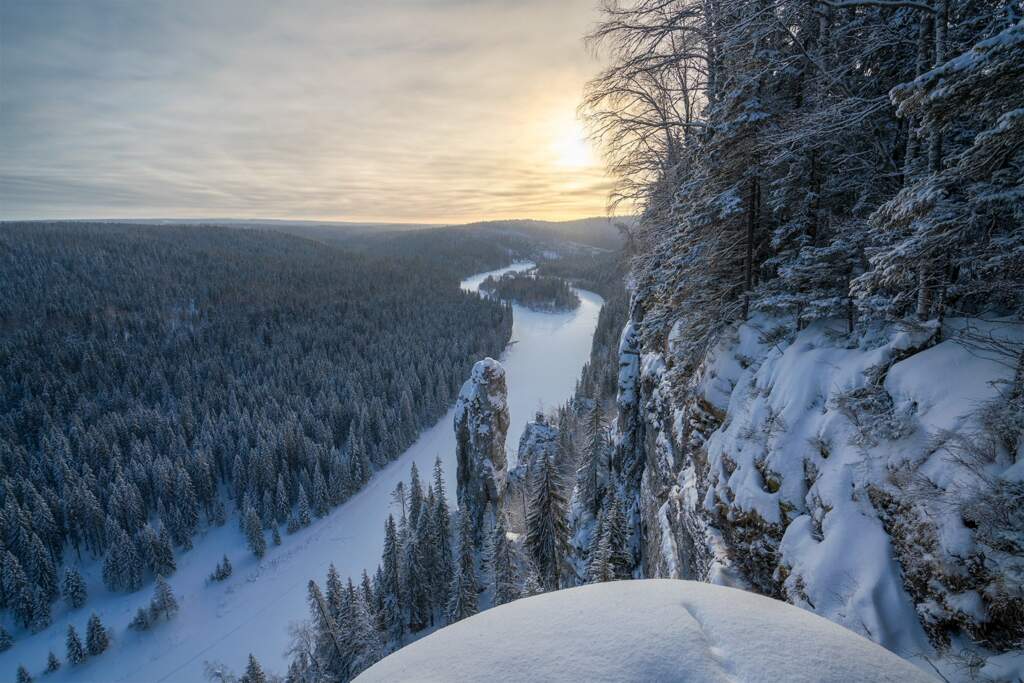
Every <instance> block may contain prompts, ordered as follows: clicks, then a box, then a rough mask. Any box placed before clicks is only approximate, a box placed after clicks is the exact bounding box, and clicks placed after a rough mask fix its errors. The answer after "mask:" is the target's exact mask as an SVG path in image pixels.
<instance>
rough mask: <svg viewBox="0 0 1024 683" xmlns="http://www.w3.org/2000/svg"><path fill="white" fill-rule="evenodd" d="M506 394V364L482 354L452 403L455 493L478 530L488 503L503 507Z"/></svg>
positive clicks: (460, 504) (506, 415)
mask: <svg viewBox="0 0 1024 683" xmlns="http://www.w3.org/2000/svg"><path fill="white" fill-rule="evenodd" d="M507 397H508V389H507V387H506V384H505V368H503V367H502V366H501V363H499V362H498V361H496V360H494V359H493V358H485V359H483V360H482V361H479V362H477V364H476V365H474V366H473V372H472V374H471V375H470V378H469V379H468V380H466V383H465V384H463V385H462V390H461V391H460V392H459V398H458V400H457V401H456V403H455V437H456V455H457V458H458V475H457V489H456V493H457V495H458V501H459V508H460V509H461V510H462V511H463V513H464V514H470V515H472V518H473V521H474V524H475V525H476V528H477V529H479V528H480V524H481V522H482V521H483V516H484V512H485V511H486V510H487V507H488V504H490V505H491V506H492V507H493V509H494V510H499V509H500V508H501V502H502V496H503V494H504V491H505V480H506V476H507V467H508V459H507V457H506V454H505V436H506V434H507V432H508V401H507Z"/></svg>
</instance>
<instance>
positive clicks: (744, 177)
mask: <svg viewBox="0 0 1024 683" xmlns="http://www.w3.org/2000/svg"><path fill="white" fill-rule="evenodd" d="M591 40H592V41H593V42H594V44H595V46H598V47H600V48H603V49H604V50H606V52H607V54H608V56H609V57H610V63H611V65H610V67H609V68H608V69H607V70H606V71H605V72H604V73H602V74H601V75H600V76H599V77H598V78H597V79H595V80H594V81H593V82H592V83H591V84H590V87H589V90H588V93H587V96H586V99H585V102H584V104H583V110H584V111H585V112H586V113H587V115H588V116H589V121H590V124H591V126H592V130H593V131H594V133H595V134H596V136H597V137H599V138H601V139H602V140H603V141H604V143H605V144H606V148H607V151H608V160H609V163H610V167H611V171H612V172H613V173H614V174H615V176H616V177H617V178H618V187H617V190H616V194H615V196H614V198H613V199H614V200H615V201H619V200H626V201H629V202H634V203H635V204H636V205H637V206H638V207H639V209H640V211H641V217H640V221H639V223H638V225H637V226H636V227H635V229H634V230H633V235H632V237H633V246H634V251H635V253H636V260H635V263H634V268H633V276H634V279H635V282H636V293H637V294H636V297H635V302H636V303H637V310H636V319H637V320H639V319H640V318H642V319H643V326H642V330H641V332H642V335H643V340H644V344H645V346H648V347H655V346H658V345H660V344H663V343H664V341H665V340H666V338H667V337H668V336H669V335H670V334H671V335H672V336H673V337H674V338H675V339H677V340H678V341H679V344H680V348H679V353H678V356H679V357H680V359H681V360H682V361H683V363H684V364H693V363H696V362H699V359H700V357H701V354H702V351H703V349H705V348H707V345H708V344H709V343H710V341H711V340H713V339H714V337H715V336H716V334H717V333H718V332H719V331H721V330H722V329H723V328H724V327H726V326H728V325H729V324H731V323H734V322H735V321H737V320H740V319H743V318H745V317H748V316H749V315H751V314H753V313H754V312H756V311H764V312H767V313H770V314H772V315H775V316H783V317H788V318H789V319H790V320H792V321H793V327H794V328H796V329H800V328H801V327H803V326H805V325H807V324H808V323H809V322H810V321H813V320H816V319H822V318H839V319H846V320H847V322H848V325H849V328H850V329H851V331H852V330H853V328H854V327H855V326H856V325H857V324H858V323H871V322H873V321H878V320H892V319H900V320H905V321H918V322H921V323H934V322H936V321H938V322H941V320H942V319H943V317H944V316H947V315H963V314H968V315H970V314H977V313H979V312H982V311H984V312H986V313H991V314H993V315H1006V314H1013V313H1018V314H1019V313H1020V311H1021V307H1022V302H1024V300H1022V297H1021V292H1022V291H1024V289H1022V287H1021V284H1022V282H1024V246H1022V244H1024V241H1022V239H1021V235H1022V234H1024V230H1022V220H1024V215H1022V210H1021V207H1022V206H1024V202H1022V201H1021V196H1020V184H1021V180H1022V177H1024V162H1022V158H1024V157H1022V155H1024V145H1022V144H1021V143H1022V140H1024V132H1022V131H1024V128H1022V127H1021V125H1020V121H1021V116H1020V111H1021V107H1022V106H1024V90H1022V89H1021V87H1020V83H1021V79H1022V77H1024V25H1022V23H1021V13H1020V7H1019V3H1016V2H1007V1H1005V0H965V1H963V2H955V3H954V2H949V1H948V0H921V1H915V2H911V1H909V0H907V1H903V0H891V1H890V0H886V1H885V2H878V1H874V0H843V1H842V2H833V1H831V0H810V1H808V0H794V1H770V0H720V1H716V2H706V1H704V0H670V1H668V2H665V1H663V0H631V1H628V2H627V1H618V0H613V1H611V2H608V3H606V5H605V7H604V19H603V22H602V23H601V24H600V25H599V27H598V28H597V29H596V31H595V32H594V33H593V35H592V36H591ZM673 325H675V329H674V330H672V329H671V328H672V326H673Z"/></svg>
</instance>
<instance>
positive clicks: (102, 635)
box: [85, 612, 110, 657]
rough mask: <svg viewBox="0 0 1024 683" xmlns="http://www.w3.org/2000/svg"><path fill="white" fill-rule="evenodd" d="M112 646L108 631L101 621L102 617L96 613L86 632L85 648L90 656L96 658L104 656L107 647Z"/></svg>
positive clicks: (90, 619)
mask: <svg viewBox="0 0 1024 683" xmlns="http://www.w3.org/2000/svg"><path fill="white" fill-rule="evenodd" d="M109 645H110V636H108V635H107V629H106V628H105V627H104V626H103V622H101V621H100V617H99V615H98V614H96V613H95V612H93V613H92V616H90V617H89V624H88V626H87V627H86V632H85V647H86V649H87V650H88V652H89V654H90V655H92V656H93V657H95V656H96V655H100V654H103V652H105V651H106V649H107V647H108V646H109Z"/></svg>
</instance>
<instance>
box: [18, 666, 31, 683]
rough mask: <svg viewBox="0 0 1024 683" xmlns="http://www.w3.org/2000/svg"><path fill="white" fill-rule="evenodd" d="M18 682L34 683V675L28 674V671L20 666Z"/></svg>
mask: <svg viewBox="0 0 1024 683" xmlns="http://www.w3.org/2000/svg"><path fill="white" fill-rule="evenodd" d="M16 680H17V682H18V683H32V675H31V674H30V673H29V672H28V669H26V668H25V667H24V666H19V667H18V676H17V679H16Z"/></svg>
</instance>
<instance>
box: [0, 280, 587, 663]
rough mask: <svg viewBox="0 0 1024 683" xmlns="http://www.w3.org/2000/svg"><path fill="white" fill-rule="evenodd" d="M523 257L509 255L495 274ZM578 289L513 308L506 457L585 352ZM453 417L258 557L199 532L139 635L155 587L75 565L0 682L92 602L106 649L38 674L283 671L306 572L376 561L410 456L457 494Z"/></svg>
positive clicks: (229, 533)
mask: <svg viewBox="0 0 1024 683" xmlns="http://www.w3.org/2000/svg"><path fill="white" fill-rule="evenodd" d="M532 265H533V264H516V265H514V266H511V267H509V268H503V269H501V270H498V271H493V274H500V273H503V272H506V271H508V270H523V269H527V268H529V267H532ZM490 274H492V273H483V274H480V275H477V276H475V277H472V278H469V279H467V280H466V281H464V282H463V288H464V289H467V290H471V291H475V290H476V289H477V288H478V287H479V284H480V282H482V281H483V279H484V278H485V277H486V276H487V275H490ZM579 294H580V299H581V300H582V304H581V305H580V307H579V308H577V309H576V310H574V311H572V312H569V313H555V314H551V313H538V312H536V311H531V310H529V309H526V308H522V307H520V306H515V307H514V309H515V310H514V325H513V329H512V341H513V342H514V343H512V344H511V345H510V346H509V347H508V348H507V349H506V351H505V353H504V355H503V356H502V358H501V361H502V363H503V365H504V366H505V369H506V372H507V373H508V374H507V376H508V392H509V396H508V401H509V410H510V416H511V420H510V428H509V441H508V449H509V454H510V458H511V459H512V460H514V458H515V453H516V451H517V446H518V442H519V436H520V434H521V432H522V430H523V427H524V426H525V424H526V422H527V420H528V419H529V418H530V417H532V415H533V413H534V412H535V411H536V410H537V408H538V407H540V406H544V407H551V406H555V405H557V404H559V403H562V402H564V401H565V400H567V399H568V398H569V397H570V396H571V395H572V392H573V389H574V387H575V383H576V380H577V378H578V377H579V375H580V371H581V369H582V368H583V364H584V363H585V362H586V361H587V358H588V356H589V353H590V343H591V339H592V337H593V334H594V329H595V328H596V326H597V315H598V312H599V311H600V308H601V305H602V303H603V300H602V299H601V297H599V296H597V295H596V294H593V293H590V292H586V291H580V292H579ZM452 418H453V411H449V412H448V414H446V415H445V416H444V417H443V418H442V419H441V420H440V421H439V422H438V423H437V424H436V425H434V426H433V427H431V428H430V429H428V430H426V431H424V432H423V433H422V434H421V435H420V438H419V439H418V440H417V441H416V443H414V444H413V445H412V446H411V447H410V448H409V449H408V450H407V451H406V452H405V453H404V454H402V456H401V457H400V458H398V460H396V461H395V462H394V463H392V464H391V465H389V466H388V467H387V468H385V469H384V470H383V471H381V472H379V473H377V475H376V476H375V477H374V478H373V479H372V480H371V481H370V483H369V484H368V485H367V486H366V488H364V489H363V490H362V491H361V492H359V493H358V494H357V495H356V496H354V497H353V498H352V499H351V500H349V501H348V502H347V503H345V504H344V505H342V506H340V507H338V508H335V509H334V510H333V511H332V512H331V513H330V514H328V515H327V516H326V517H324V518H323V519H319V520H316V521H315V522H314V523H313V524H312V525H311V526H310V527H308V528H306V529H303V530H302V531H300V532H298V533H296V534H294V535H290V536H289V535H284V536H283V544H282V545H281V546H280V547H274V546H273V545H270V547H269V550H268V552H267V555H266V557H264V559H263V560H262V561H257V560H256V559H255V558H254V557H253V555H252V553H251V552H249V550H248V549H247V548H246V547H245V541H244V538H243V536H242V534H241V533H240V532H239V530H238V523H237V518H235V517H232V518H231V519H229V520H228V523H227V524H226V525H225V526H223V527H221V528H214V529H211V530H209V531H207V532H206V533H205V535H202V536H200V537H197V538H196V539H195V547H194V549H193V550H191V551H189V552H187V553H183V554H181V555H179V557H178V570H177V571H176V572H175V573H174V575H173V576H171V577H170V579H169V583H170V585H171V587H172V589H173V590H174V592H175V594H176V595H177V597H178V601H179V603H180V605H181V611H180V612H179V614H178V615H177V616H176V617H175V618H173V619H172V620H171V621H169V622H167V623H161V624H159V625H158V626H156V627H155V628H154V629H153V630H152V631H150V632H147V633H142V634H138V633H135V632H133V631H129V630H128V629H127V625H128V622H129V621H130V620H131V618H132V616H133V615H134V614H135V611H136V610H137V609H138V608H139V607H141V606H144V605H146V604H148V602H149V599H150V595H151V592H152V585H147V586H145V587H143V589H142V590H140V591H138V592H137V593H132V594H123V593H116V594H114V593H109V592H108V591H106V589H105V588H104V587H103V585H102V580H101V576H100V570H101V564H102V563H100V562H91V561H90V562H86V563H84V565H83V567H82V571H83V573H84V574H85V575H86V577H87V580H88V582H89V593H90V599H89V601H88V602H87V603H86V605H85V607H83V608H81V609H79V610H74V611H72V612H68V611H67V610H66V609H65V608H64V607H63V603H57V604H56V605H55V613H54V621H53V624H52V625H51V626H50V627H49V628H47V629H45V630H44V631H42V632H40V633H37V634H35V635H28V634H23V635H20V636H17V635H16V638H17V640H16V641H15V645H14V647H13V648H11V649H10V650H8V651H7V652H5V653H2V654H0V679H2V680H13V677H14V671H15V669H16V668H17V666H18V665H19V664H24V665H25V666H26V667H27V668H28V669H29V671H30V672H31V673H32V674H33V675H41V674H42V672H43V668H44V667H45V665H46V654H47V652H48V651H49V650H52V651H53V652H55V653H56V654H57V655H58V656H59V657H60V658H61V659H63V658H64V654H65V646H64V638H65V633H66V631H67V626H68V624H69V623H71V624H74V625H75V628H76V629H77V630H78V632H79V634H80V635H81V636H82V637H83V638H84V636H85V624H86V621H87V620H88V618H89V614H90V613H91V612H93V611H95V612H96V613H97V614H99V615H100V618H101V619H102V620H103V623H104V624H106V625H107V626H108V628H110V629H111V635H112V644H111V649H110V650H109V651H107V652H106V653H104V654H103V655H101V656H99V657H94V658H90V659H89V660H88V661H87V662H86V663H85V664H83V665H81V666H79V667H74V668H73V667H71V666H70V665H68V664H65V665H64V667H63V668H62V669H61V670H60V671H59V672H58V673H56V674H51V675H49V676H47V679H46V680H47V681H53V682H54V683H59V682H60V681H74V682H75V683H82V682H86V681H88V682H92V681H96V682H102V683H115V682H117V681H127V682H130V683H149V682H158V681H175V682H177V681H201V680H203V677H204V662H206V661H215V662H222V663H224V664H226V665H228V666H230V667H232V668H234V669H235V670H237V671H241V670H242V669H243V668H244V664H245V659H246V656H247V655H248V653H250V652H252V653H254V654H256V656H257V657H258V658H259V659H260V661H261V663H263V665H264V668H266V669H268V670H270V671H275V672H278V673H284V671H285V669H286V667H287V658H286V656H285V650H286V648H287V646H288V640H289V636H288V628H287V626H288V623H289V622H290V621H295V620H300V619H304V618H305V617H306V615H307V607H306V584H307V582H308V581H309V579H310V578H313V577H315V578H317V579H318V580H322V579H323V577H324V575H325V573H326V571H327V567H328V565H329V564H330V563H331V562H333V563H334V564H335V565H336V566H337V568H338V571H339V572H340V573H341V575H342V576H343V577H344V576H347V575H353V576H354V577H357V576H358V574H359V573H360V572H361V571H362V570H363V568H364V567H365V568H369V569H371V570H372V569H374V568H376V566H377V563H378V562H379V560H380V554H381V549H382V545H383V539H384V522H385V520H386V518H387V515H388V513H389V511H390V493H391V491H392V490H393V489H394V487H395V485H396V484H397V483H398V482H399V481H402V480H404V479H407V478H408V476H409V468H410V466H411V465H412V463H413V462H415V463H416V464H417V466H418V467H419V468H420V471H421V472H424V473H428V472H429V471H430V468H431V467H432V466H433V462H434V459H435V457H437V456H441V459H442V461H443V462H444V467H445V476H446V479H447V481H448V482H449V487H448V493H449V495H450V496H452V497H454V495H455V435H454V431H453V429H452ZM224 554H226V555H227V556H228V557H229V558H230V559H231V562H232V564H233V565H234V575H233V576H232V577H231V578H230V579H228V580H227V581H225V582H223V583H219V584H207V583H206V577H207V576H208V575H209V574H210V572H212V571H213V569H214V566H215V565H216V564H217V562H218V561H219V560H220V558H221V556H222V555H224ZM8 677H10V678H8Z"/></svg>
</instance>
